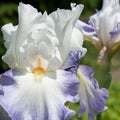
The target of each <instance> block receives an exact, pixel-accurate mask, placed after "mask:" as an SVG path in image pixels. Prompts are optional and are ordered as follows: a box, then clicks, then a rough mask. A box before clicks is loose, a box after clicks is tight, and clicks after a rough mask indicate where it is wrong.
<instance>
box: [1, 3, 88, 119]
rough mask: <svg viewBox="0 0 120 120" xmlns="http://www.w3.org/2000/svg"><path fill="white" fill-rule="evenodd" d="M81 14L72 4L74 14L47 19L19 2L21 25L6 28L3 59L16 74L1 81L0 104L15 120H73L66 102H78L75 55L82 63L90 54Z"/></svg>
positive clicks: (62, 13)
mask: <svg viewBox="0 0 120 120" xmlns="http://www.w3.org/2000/svg"><path fill="white" fill-rule="evenodd" d="M82 9H83V5H77V6H75V5H74V4H72V10H64V9H62V10H61V9H58V10H56V11H55V12H52V13H51V14H49V15H47V13H46V12H45V13H44V14H43V15H42V14H41V13H40V12H38V11H37V10H36V9H35V8H33V7H32V6H31V5H25V4H23V3H20V4H19V8H18V10H19V24H18V25H17V26H13V25H12V24H11V23H10V24H7V25H5V26H3V27H2V32H3V35H4V40H5V47H6V48H7V52H6V54H5V55H4V56H3V60H4V62H5V63H7V64H8V65H9V67H10V68H11V70H9V71H6V72H5V73H3V74H2V76H1V85H0V104H1V105H2V106H3V108H4V109H5V110H6V111H7V112H8V114H9V116H10V117H11V118H12V120H65V119H67V120H69V119H70V118H71V117H72V116H73V115H74V111H72V110H70V109H69V108H67V107H66V106H65V103H66V102H67V101H70V102H76V101H78V96H77V89H78V87H79V81H78V79H77V77H76V75H75V74H74V73H75V71H76V70H77V66H78V64H79V60H78V59H77V62H74V59H75V57H74V56H76V55H77V56H78V58H81V57H82V56H83V55H84V54H85V52H86V49H84V48H82V42H83V39H82V34H81V32H80V31H79V30H78V29H76V28H75V27H74V24H75V22H76V21H77V19H78V18H79V16H80V13H81V11H82ZM73 50H76V51H73ZM70 51H71V52H70ZM68 54H69V55H68ZM66 60H67V63H66V62H65V61H66ZM70 61H71V62H70ZM72 61H73V62H72Z"/></svg>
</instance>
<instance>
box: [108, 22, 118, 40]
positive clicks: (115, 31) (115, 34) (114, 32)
mask: <svg viewBox="0 0 120 120" xmlns="http://www.w3.org/2000/svg"><path fill="white" fill-rule="evenodd" d="M110 35H111V40H112V41H116V42H117V41H120V22H119V23H118V24H117V25H116V26H115V28H114V29H113V30H112V31H111V32H110Z"/></svg>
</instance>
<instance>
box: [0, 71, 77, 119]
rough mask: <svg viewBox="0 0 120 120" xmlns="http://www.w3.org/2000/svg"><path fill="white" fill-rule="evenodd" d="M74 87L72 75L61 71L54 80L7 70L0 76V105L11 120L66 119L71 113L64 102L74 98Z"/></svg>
mask: <svg viewBox="0 0 120 120" xmlns="http://www.w3.org/2000/svg"><path fill="white" fill-rule="evenodd" d="M78 87H79V81H78V79H77V77H76V76H75V74H73V73H71V72H67V71H64V70H58V71H57V74H56V79H54V78H52V77H51V78H50V77H48V76H47V75H46V77H43V78H41V77H40V76H39V75H37V76H36V75H34V74H31V73H27V74H25V73H21V72H20V71H18V70H10V71H7V72H5V73H4V74H3V75H2V77H1V87H0V93H1V94H0V104H1V105H2V106H3V107H4V109H5V110H6V111H7V112H8V114H9V116H10V117H11V118H12V120H69V119H70V118H71V117H73V115H74V112H73V111H72V110H70V109H68V108H67V107H65V103H66V102H67V101H71V102H76V101H77V100H78V97H77V96H76V94H77V90H76V89H78ZM73 96H74V97H73ZM75 96H76V97H75Z"/></svg>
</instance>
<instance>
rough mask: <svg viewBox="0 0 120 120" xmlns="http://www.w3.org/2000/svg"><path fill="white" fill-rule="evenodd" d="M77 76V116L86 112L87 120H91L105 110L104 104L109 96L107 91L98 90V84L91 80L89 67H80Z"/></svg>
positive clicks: (91, 75)
mask: <svg viewBox="0 0 120 120" xmlns="http://www.w3.org/2000/svg"><path fill="white" fill-rule="evenodd" d="M77 75H78V78H79V80H80V87H79V97H80V112H79V116H81V115H82V114H83V113H84V112H87V113H88V117H89V120H93V119H94V117H95V115H96V114H98V113H101V112H102V111H103V110H104V109H105V103H106V100H107V99H108V96H109V94H108V91H107V90H106V89H105V88H101V89H100V88H99V86H98V82H97V81H96V80H95V79H94V78H93V70H92V69H91V68H90V67H88V66H85V65H80V66H79V69H78V72H77Z"/></svg>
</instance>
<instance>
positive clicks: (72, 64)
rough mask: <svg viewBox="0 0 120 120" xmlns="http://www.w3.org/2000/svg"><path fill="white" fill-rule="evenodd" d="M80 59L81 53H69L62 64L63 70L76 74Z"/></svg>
mask: <svg viewBox="0 0 120 120" xmlns="http://www.w3.org/2000/svg"><path fill="white" fill-rule="evenodd" d="M81 58H82V52H81V51H79V50H78V51H71V52H70V53H69V55H68V57H67V59H66V61H65V63H64V66H63V69H64V70H66V71H71V72H73V73H76V72H77V69H78V67H79V63H80V60H81Z"/></svg>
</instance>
